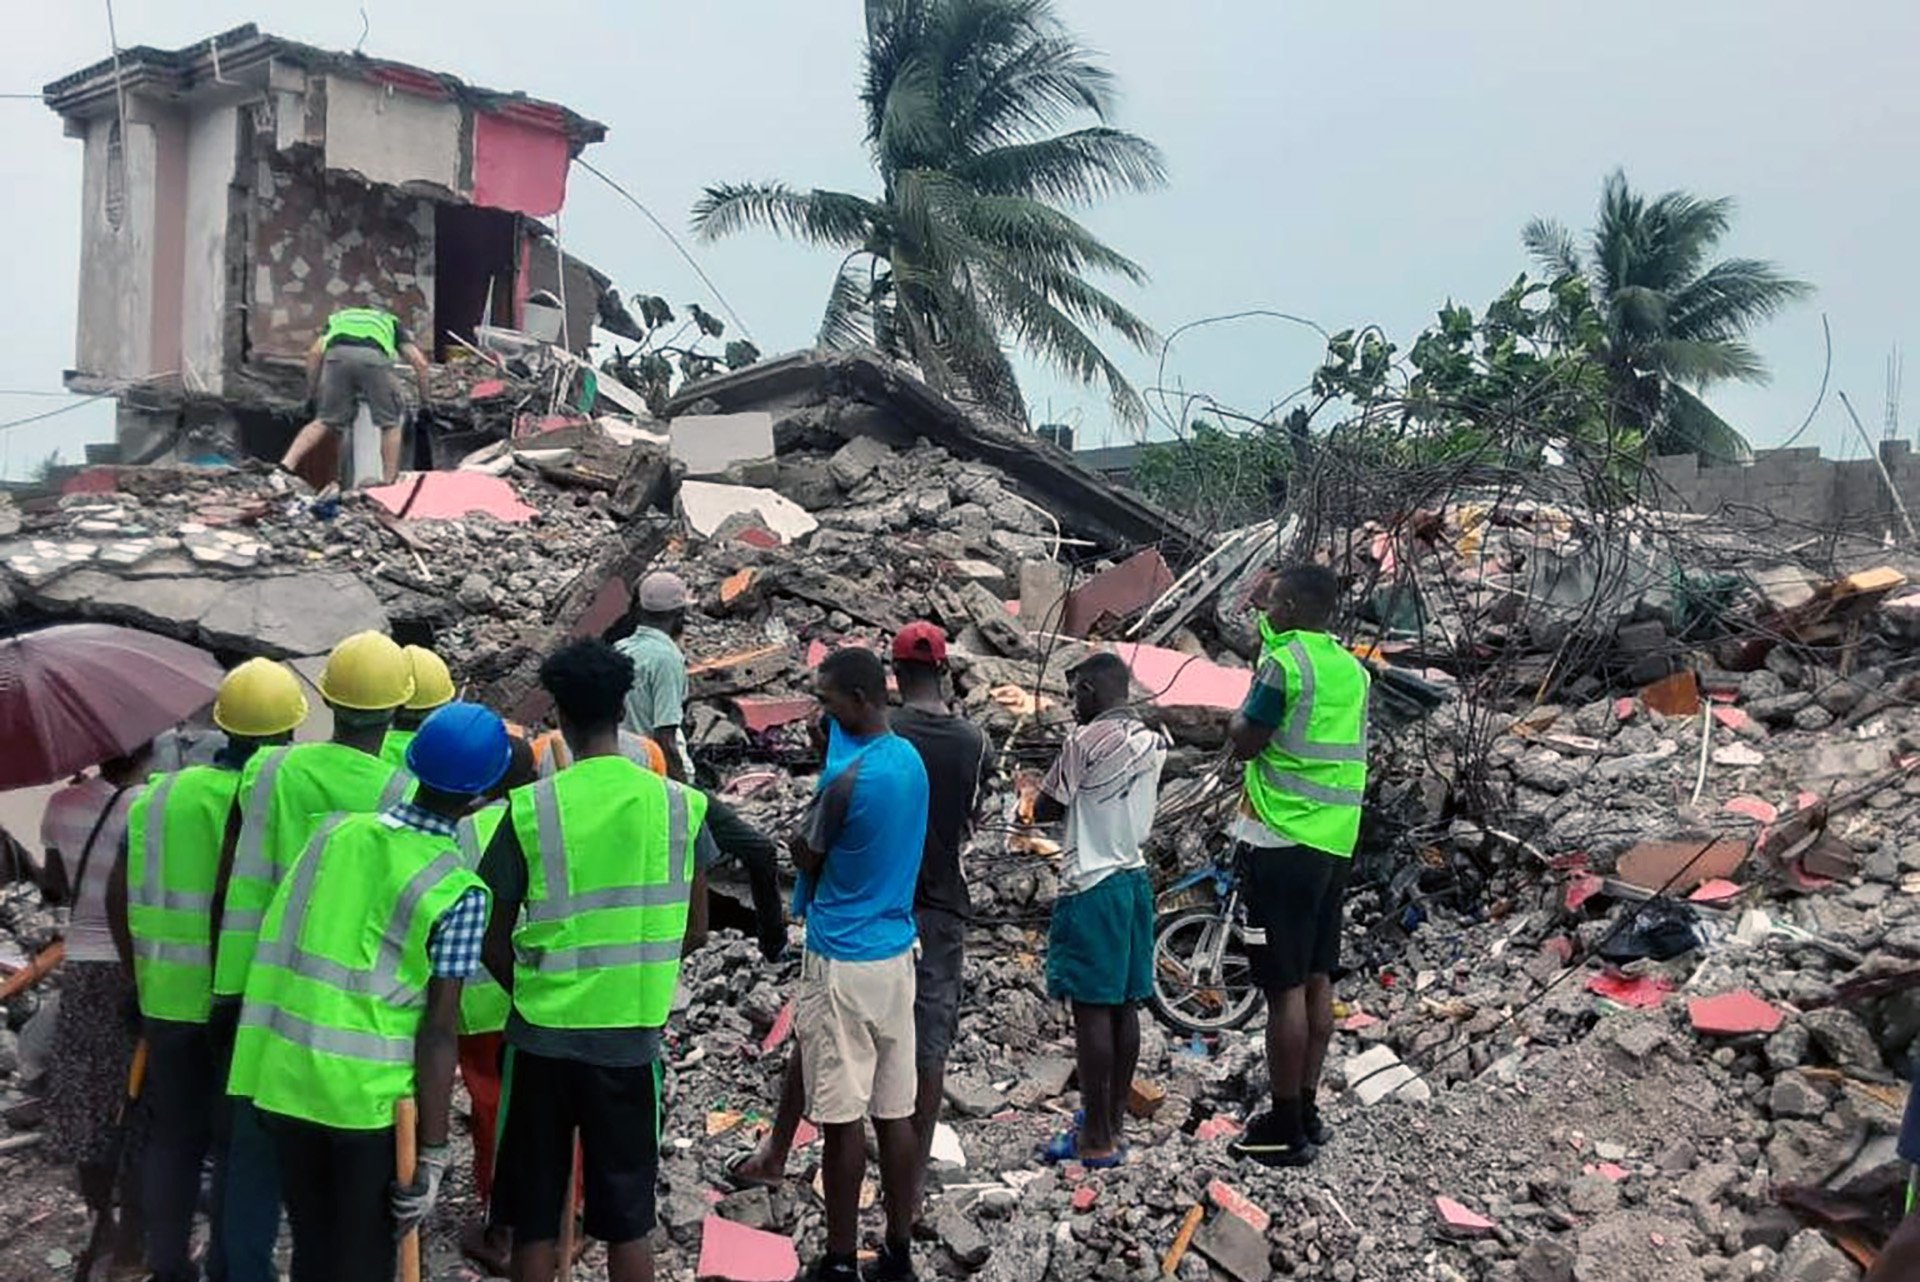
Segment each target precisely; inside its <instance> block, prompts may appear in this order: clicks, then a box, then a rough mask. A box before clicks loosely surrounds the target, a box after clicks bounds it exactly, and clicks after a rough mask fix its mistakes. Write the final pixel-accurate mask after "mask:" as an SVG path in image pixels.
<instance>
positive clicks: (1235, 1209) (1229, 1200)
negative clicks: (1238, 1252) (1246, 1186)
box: [1207, 1180, 1273, 1233]
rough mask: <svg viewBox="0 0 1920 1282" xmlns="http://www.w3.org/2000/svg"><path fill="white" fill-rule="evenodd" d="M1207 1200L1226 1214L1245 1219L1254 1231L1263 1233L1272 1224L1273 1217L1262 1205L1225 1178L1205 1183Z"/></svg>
mask: <svg viewBox="0 0 1920 1282" xmlns="http://www.w3.org/2000/svg"><path fill="white" fill-rule="evenodd" d="M1207 1200H1208V1201H1209V1202H1212V1203H1213V1204H1214V1205H1215V1206H1217V1207H1219V1208H1220V1209H1221V1210H1223V1211H1225V1212H1227V1214H1229V1215H1237V1216H1239V1217H1240V1218H1241V1219H1243V1220H1245V1221H1246V1222H1247V1223H1248V1224H1249V1225H1250V1226H1252V1228H1253V1231H1254V1232H1256V1233H1265V1232H1266V1231H1267V1229H1268V1228H1269V1227H1270V1226H1271V1225H1272V1224H1273V1217H1272V1216H1271V1215H1269V1214H1267V1212H1266V1209H1265V1208H1264V1207H1262V1206H1260V1205H1259V1204H1258V1203H1256V1202H1255V1201H1254V1200H1253V1199H1252V1198H1250V1197H1248V1196H1247V1195H1246V1194H1245V1193H1242V1192H1241V1191H1240V1190H1239V1189H1237V1188H1235V1187H1233V1185H1231V1184H1229V1183H1227V1182H1226V1181H1225V1180H1214V1181H1213V1182H1212V1183H1210V1184H1208V1185H1207Z"/></svg>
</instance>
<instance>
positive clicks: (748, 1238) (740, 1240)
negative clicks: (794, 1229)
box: [694, 1215, 800, 1282]
mask: <svg viewBox="0 0 1920 1282" xmlns="http://www.w3.org/2000/svg"><path fill="white" fill-rule="evenodd" d="M799 1272H800V1256H799V1253H798V1252H797V1251H795V1250H794V1247H793V1240H792V1239H791V1238H787V1237H783V1236H781V1235H780V1234H778V1233H766V1232H762V1231H761V1230H759V1229H752V1228H748V1227H747V1226H746V1225H744V1224H735V1223H734V1222H733V1221H732V1220H728V1219H723V1218H721V1217H720V1216H718V1215H709V1216H707V1217H706V1218H705V1219H704V1220H702V1221H701V1224H700V1263H699V1267H698V1268H697V1269H696V1270H695V1271H694V1276H695V1277H697V1278H699V1279H700V1280H701V1282H791V1279H793V1278H794V1277H795V1276H796V1275H798V1274H799Z"/></svg>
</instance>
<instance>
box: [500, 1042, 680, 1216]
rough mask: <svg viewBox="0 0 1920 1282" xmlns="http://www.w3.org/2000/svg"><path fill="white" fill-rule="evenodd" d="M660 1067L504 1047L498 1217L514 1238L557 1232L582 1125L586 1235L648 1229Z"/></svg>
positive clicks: (657, 1143) (657, 1134)
mask: <svg viewBox="0 0 1920 1282" xmlns="http://www.w3.org/2000/svg"><path fill="white" fill-rule="evenodd" d="M660 1121H661V1107H660V1065H659V1063H658V1062H655V1063H652V1064H644V1065H641V1066H639V1067H637V1068H602V1067H600V1066H598V1065H595V1064H583V1063H581V1062H580V1061H578V1060H571V1059H549V1058H547V1057H546V1056H544V1055H533V1054H529V1053H528V1052H526V1051H524V1050H521V1049H519V1048H518V1047H514V1046H509V1047H508V1048H507V1059H506V1067H505V1069H504V1070H503V1073H502V1082H501V1118H500V1150H499V1154H498V1156H497V1157H496V1158H495V1161H494V1171H495V1175H494V1181H493V1215H492V1220H493V1222H494V1223H497V1224H503V1225H506V1226H507V1227H509V1228H511V1229H512V1230H513V1235H514V1240H515V1241H516V1242H552V1241H556V1240H558V1239H559V1237H560V1208H561V1207H562V1206H563V1205H564V1204H565V1202H566V1199H567V1179H568V1177H569V1176H570V1175H571V1174H572V1170H573V1146H572V1144H571V1143H570V1139H571V1137H572V1136H573V1134H574V1132H575V1131H578V1132H579V1136H580V1148H581V1153H582V1175H581V1189H582V1191H583V1192H584V1193H585V1194H586V1201H587V1219H586V1228H587V1236H588V1237H592V1238H598V1239H599V1240H600V1241H602V1242H606V1243H610V1244H618V1243H621V1242H632V1241H635V1240H636V1239H639V1238H643V1237H645V1236H647V1234H649V1233H651V1232H653V1228H654V1225H655V1224H656V1223H657V1222H658V1217H657V1214H656V1212H655V1209H654V1186H655V1184H656V1183H657V1181H658V1175H659V1169H660Z"/></svg>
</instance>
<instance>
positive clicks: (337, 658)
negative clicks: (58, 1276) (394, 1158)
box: [211, 632, 413, 1282]
mask: <svg viewBox="0 0 1920 1282" xmlns="http://www.w3.org/2000/svg"><path fill="white" fill-rule="evenodd" d="M320 695H321V697H322V699H324V700H325V701H326V704H327V707H328V709H329V710H330V711H331V712H332V714H333V738H332V739H331V740H330V741H329V742H326V743H301V744H293V745H290V746H288V747H283V748H272V749H269V750H267V751H265V752H259V753H255V754H254V756H253V757H252V759H251V760H249V761H248V762H247V764H246V768H245V769H244V770H243V771H242V772H241V775H240V789H239V798H238V805H237V807H236V812H237V816H238V820H237V827H234V828H232V829H231V830H230V835H229V841H228V842H227V848H226V850H225V851H224V852H223V853H222V856H221V864H220V872H219V876H218V879H217V881H216V884H215V889H214V915H215V919H216V920H217V921H218V922H219V933H218V934H217V936H216V937H215V950H214V959H213V1018H212V1021H211V1024H212V1030H213V1036H214V1043H215V1049H216V1053H218V1054H220V1055H221V1056H222V1057H223V1058H222V1059H221V1062H220V1067H221V1071H223V1072H224V1069H225V1064H226V1059H225V1058H224V1057H225V1056H226V1055H227V1054H229V1053H230V1052H231V1050H232V1047H233V1044H234V1029H235V1026H236V1025H237V1024H238V1022H239V1018H240V998H241V995H242V993H243V992H244V991H245V988H246V981H247V972H248V970H249V968H250V967H251V965H252V963H253V957H254V950H255V946H256V943H257V941H258V938H259V933H260V924H261V922H262V921H263V920H264V918H265V916H266V912H267V904H268V902H269V901H270V900H271V899H272V898H273V894H274V891H275V890H276V889H277V888H278V887H279V885H280V883H281V881H282V880H283V879H284V878H285V876H286V873H287V869H288V868H289V867H291V866H292V864H293V861H294V860H295V858H297V857H298V856H299V854H300V852H301V851H303V850H304V849H306V846H307V842H308V839H309V838H310V837H311V836H312V835H313V831H314V829H315V827H316V826H317V825H318V824H319V823H320V822H321V820H323V819H324V818H325V817H326V816H328V815H330V814H334V813H336V812H341V811H344V812H347V813H350V814H374V813H377V812H379V811H383V810H385V809H387V808H388V807H390V806H392V805H393V804H394V803H396V802H398V801H400V800H401V799H402V798H403V797H404V796H405V795H406V792H407V789H408V788H409V787H410V786H412V783H413V779H412V777H411V776H410V775H408V774H407V772H406V771H405V770H402V769H400V768H398V767H396V766H394V765H392V764H391V763H389V762H386V761H382V760H381V759H380V747H381V744H382V742H383V741H384V740H385V738H386V733H387V730H388V728H389V727H390V726H391V725H392V723H393V714H394V710H395V709H396V708H399V707H400V706H401V705H402V704H404V703H406V701H407V700H408V699H410V698H412V697H413V671H412V668H411V667H410V666H409V665H408V663H407V658H406V656H405V655H404V654H402V653H401V651H400V647H399V646H398V645H396V644H394V642H393V640H392V639H391V638H390V637H387V636H384V635H382V634H381V633H378V632H360V633H356V634H354V635H353V636H350V637H348V638H347V639H346V640H344V641H342V642H341V643H340V644H339V645H337V646H335V647H334V649H333V652H332V653H331V654H330V655H328V656H327V664H326V667H325V669H324V670H323V671H322V672H321V675H320ZM226 1113H227V1121H228V1123H229V1125H228V1127H227V1128H226V1132H227V1133H226V1135H225V1138H224V1144H225V1151H226V1155H227V1157H226V1164H225V1167H224V1172H225V1179H224V1181H222V1182H221V1183H220V1184H219V1185H217V1186H216V1189H215V1207H216V1209H215V1213H216V1215H217V1216H218V1217H219V1219H218V1224H217V1229H218V1232H219V1235H220V1241H221V1243H222V1246H223V1248H224V1249H225V1251H226V1254H227V1262H228V1266H229V1272H228V1277H229V1278H230V1279H231V1282H274V1279H276V1278H277V1277H278V1274H277V1272H275V1270H274V1264H273V1243H274V1239H275V1238H276V1237H277V1236H278V1235H279V1224H280V1186H279V1182H278V1168H277V1164H276V1159H275V1153H274V1146H273V1144H272V1143H271V1141H270V1140H269V1139H268V1137H267V1135H266V1134H265V1132H263V1131H262V1130H261V1129H260V1122H259V1117H258V1115H257V1113H256V1111H255V1109H254V1107H253V1106H252V1104H251V1103H249V1101H248V1099H247V1098H246V1097H245V1096H240V1097H235V1098H234V1099H232V1100H231V1101H230V1105H229V1107H228V1108H227V1110H226ZM215 1142H216V1143H220V1142H221V1140H220V1139H218V1138H216V1141H215Z"/></svg>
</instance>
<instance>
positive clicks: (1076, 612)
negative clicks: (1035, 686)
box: [1063, 548, 1174, 637]
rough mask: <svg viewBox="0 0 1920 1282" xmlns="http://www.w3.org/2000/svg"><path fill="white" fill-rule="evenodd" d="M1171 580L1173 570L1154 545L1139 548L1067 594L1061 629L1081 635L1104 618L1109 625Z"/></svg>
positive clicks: (1159, 593)
mask: <svg viewBox="0 0 1920 1282" xmlns="http://www.w3.org/2000/svg"><path fill="white" fill-rule="evenodd" d="M1173 582H1174V579H1173V571H1172V570H1170V569H1168V568H1167V562H1166V558H1165V557H1162V556H1161V555H1160V552H1159V550H1158V549H1157V548H1148V549H1146V550H1145V551H1143V552H1138V553H1136V554H1134V555H1133V556H1131V557H1129V558H1127V559H1126V560H1125V561H1122V562H1121V563H1120V564H1119V565H1116V566H1114V567H1113V568H1112V569H1110V570H1102V571H1101V572H1100V573H1098V574H1096V575H1094V576H1093V577H1092V578H1090V579H1088V580H1087V581H1086V582H1085V583H1083V584H1081V585H1080V586H1079V587H1077V588H1075V589H1074V590H1073V591H1072V592H1070V593H1068V594H1067V610H1066V621H1065V624H1064V626H1063V630H1064V631H1065V632H1066V633H1067V634H1068V635H1069V636H1076V637H1084V636H1086V635H1088V634H1089V633H1090V632H1092V631H1093V630H1094V628H1095V627H1096V626H1100V625H1101V624H1102V621H1103V620H1105V621H1107V624H1108V625H1109V626H1110V625H1111V624H1112V623H1114V622H1118V621H1121V620H1125V619H1128V618H1131V617H1132V616H1134V615H1135V614H1138V613H1139V612H1140V611H1142V610H1144V609H1146V608H1147V607H1148V606H1150V605H1152V604H1153V603H1154V602H1155V601H1158V600H1159V599H1160V598H1161V596H1162V595H1164V594H1165V593H1166V591H1167V589H1168V588H1171V587H1172V586H1173Z"/></svg>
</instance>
